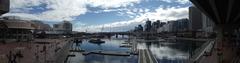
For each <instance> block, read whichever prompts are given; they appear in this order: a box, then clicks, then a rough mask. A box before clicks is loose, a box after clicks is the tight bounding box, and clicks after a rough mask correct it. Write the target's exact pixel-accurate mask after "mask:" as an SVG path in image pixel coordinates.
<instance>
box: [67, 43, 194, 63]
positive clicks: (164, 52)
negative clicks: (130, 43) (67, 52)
mask: <svg viewBox="0 0 240 63" xmlns="http://www.w3.org/2000/svg"><path fill="white" fill-rule="evenodd" d="M102 40H104V41H105V43H101V44H94V43H89V42H88V40H83V42H82V43H81V44H80V46H78V47H80V48H81V49H84V50H85V51H93V50H104V51H122V52H126V51H131V49H130V48H125V47H120V45H121V44H122V43H124V42H125V41H126V40H127V39H121V40H119V39H102ZM193 43H195V42H190V41H171V42H147V43H138V44H137V48H138V49H147V48H148V49H150V51H151V52H152V54H153V55H154V56H155V57H156V58H157V60H158V62H159V63H185V61H186V60H188V57H189V51H191V50H193V49H194V47H197V46H194V47H193V46H192V45H193ZM73 54H75V55H76V57H70V58H69V60H68V63H138V62H137V61H138V56H137V55H131V56H110V55H98V54H89V55H86V56H84V55H82V54H81V53H79V52H74V53H73Z"/></svg>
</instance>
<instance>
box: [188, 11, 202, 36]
mask: <svg viewBox="0 0 240 63" xmlns="http://www.w3.org/2000/svg"><path fill="white" fill-rule="evenodd" d="M189 20H190V25H189V27H190V30H191V31H202V12H201V11H200V10H199V9H198V8H196V7H195V6H191V7H189Z"/></svg>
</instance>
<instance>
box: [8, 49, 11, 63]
mask: <svg viewBox="0 0 240 63" xmlns="http://www.w3.org/2000/svg"><path fill="white" fill-rule="evenodd" d="M7 58H8V63H12V51H9V54H7Z"/></svg>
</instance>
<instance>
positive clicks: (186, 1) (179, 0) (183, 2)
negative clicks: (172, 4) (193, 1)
mask: <svg viewBox="0 0 240 63" xmlns="http://www.w3.org/2000/svg"><path fill="white" fill-rule="evenodd" d="M176 2H178V3H180V4H186V3H189V2H190V1H189V0H177V1H176Z"/></svg>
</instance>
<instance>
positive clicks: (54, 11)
mask: <svg viewBox="0 0 240 63" xmlns="http://www.w3.org/2000/svg"><path fill="white" fill-rule="evenodd" d="M139 2H140V0H11V5H10V7H11V11H10V13H7V15H16V14H18V13H21V15H20V16H21V17H25V15H26V16H28V15H30V14H31V13H29V11H31V10H33V7H35V6H42V5H45V6H46V7H45V6H44V7H45V9H47V10H46V11H42V12H40V13H37V14H31V15H32V16H30V17H29V18H33V17H38V18H37V19H40V20H44V21H62V20H69V21H71V20H74V17H76V16H79V15H82V14H85V13H86V12H87V11H88V9H87V5H90V6H92V7H100V8H103V9H105V10H104V11H103V12H110V11H112V10H108V9H111V8H118V7H126V6H133V4H135V3H139Z"/></svg>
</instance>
